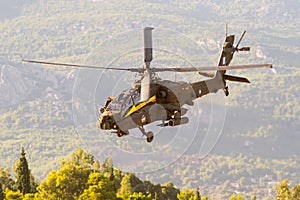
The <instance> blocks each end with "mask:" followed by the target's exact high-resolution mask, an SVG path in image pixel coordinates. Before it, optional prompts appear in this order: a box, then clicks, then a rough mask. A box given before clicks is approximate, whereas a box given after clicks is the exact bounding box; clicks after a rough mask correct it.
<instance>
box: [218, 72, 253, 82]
mask: <svg viewBox="0 0 300 200" xmlns="http://www.w3.org/2000/svg"><path fill="white" fill-rule="evenodd" d="M224 79H225V80H228V81H233V82H241V83H250V81H249V80H248V79H247V78H244V77H238V76H231V75H226V74H225V75H224Z"/></svg>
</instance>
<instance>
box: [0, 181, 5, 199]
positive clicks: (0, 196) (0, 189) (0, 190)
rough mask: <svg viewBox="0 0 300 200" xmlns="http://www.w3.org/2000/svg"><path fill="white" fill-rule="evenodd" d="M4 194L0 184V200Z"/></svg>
mask: <svg viewBox="0 0 300 200" xmlns="http://www.w3.org/2000/svg"><path fill="white" fill-rule="evenodd" d="M4 197H5V196H4V193H3V188H2V183H1V182H0V200H4Z"/></svg>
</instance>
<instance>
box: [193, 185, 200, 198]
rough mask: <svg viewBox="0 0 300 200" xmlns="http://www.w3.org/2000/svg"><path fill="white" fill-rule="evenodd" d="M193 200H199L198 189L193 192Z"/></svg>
mask: <svg viewBox="0 0 300 200" xmlns="http://www.w3.org/2000/svg"><path fill="white" fill-rule="evenodd" d="M193 200H201V195H200V190H199V187H197V189H196V190H195V191H194V199H193Z"/></svg>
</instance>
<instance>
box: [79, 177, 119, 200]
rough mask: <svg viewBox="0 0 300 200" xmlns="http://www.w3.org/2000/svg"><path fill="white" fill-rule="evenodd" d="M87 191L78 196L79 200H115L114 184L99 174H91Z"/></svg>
mask: <svg viewBox="0 0 300 200" xmlns="http://www.w3.org/2000/svg"><path fill="white" fill-rule="evenodd" d="M87 185H88V189H85V190H84V192H83V194H82V195H80V197H79V200H89V199H94V200H98V199H99V200H101V199H111V200H114V199H116V198H117V196H116V192H115V189H114V183H113V182H112V181H110V180H109V179H108V178H106V177H105V176H104V175H103V174H101V173H92V174H90V176H89V179H88V181H87Z"/></svg>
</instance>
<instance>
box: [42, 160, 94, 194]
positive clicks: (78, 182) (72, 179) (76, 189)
mask: <svg viewBox="0 0 300 200" xmlns="http://www.w3.org/2000/svg"><path fill="white" fill-rule="evenodd" d="M90 171H91V170H90V169H88V168H83V167H80V166H75V165H72V164H66V165H64V166H63V167H62V168H60V169H59V170H58V171H56V170H53V171H52V172H50V173H49V174H48V176H47V178H46V179H45V180H44V181H42V183H41V184H40V186H39V187H38V190H39V191H40V197H41V198H42V199H68V200H72V199H77V198H78V197H79V196H80V195H81V194H82V192H83V191H84V189H86V182H87V180H88V177H89V174H90Z"/></svg>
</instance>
